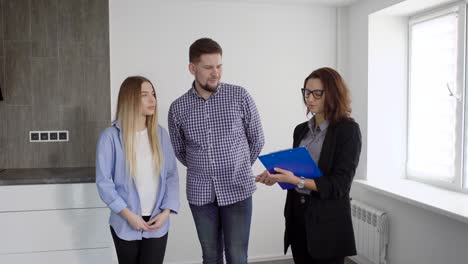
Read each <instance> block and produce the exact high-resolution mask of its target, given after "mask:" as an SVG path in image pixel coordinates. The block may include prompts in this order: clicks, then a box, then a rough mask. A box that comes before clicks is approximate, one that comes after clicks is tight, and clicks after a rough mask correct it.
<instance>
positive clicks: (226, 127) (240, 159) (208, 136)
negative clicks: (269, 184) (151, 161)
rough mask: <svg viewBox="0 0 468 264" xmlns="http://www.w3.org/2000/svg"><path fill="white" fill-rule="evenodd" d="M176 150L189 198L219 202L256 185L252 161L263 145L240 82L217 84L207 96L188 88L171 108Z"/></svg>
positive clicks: (243, 196)
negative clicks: (184, 171)
mask: <svg viewBox="0 0 468 264" xmlns="http://www.w3.org/2000/svg"><path fill="white" fill-rule="evenodd" d="M168 120H169V133H170V136H171V141H172V145H173V147H174V152H175V155H176V156H177V158H178V159H179V161H180V162H181V163H182V164H183V165H185V166H186V167H187V190H186V191H187V198H188V201H189V203H190V204H193V205H198V206H200V205H205V204H209V203H212V202H214V200H215V199H217V202H218V205H219V206H225V205H230V204H233V203H236V202H239V201H242V200H245V199H247V198H248V197H250V196H251V195H252V194H253V192H254V191H255V190H256V186H255V180H254V178H253V177H252V176H253V172H252V164H253V163H254V162H255V160H256V159H257V156H258V154H259V153H260V151H261V150H262V148H263V145H264V141H265V140H264V137H263V130H262V125H261V122H260V116H259V114H258V111H257V108H256V106H255V103H254V101H253V99H252V97H251V96H250V95H249V94H248V93H247V91H246V90H245V89H244V88H242V87H239V86H235V85H231V84H226V83H221V84H220V85H219V86H218V89H217V91H216V92H214V93H213V94H212V95H211V96H210V97H209V98H208V99H207V100H205V99H203V98H202V97H200V96H199V95H198V93H197V92H196V90H195V88H194V87H193V86H192V88H191V89H190V90H189V91H188V92H187V93H185V94H184V95H182V96H181V97H179V98H178V99H177V100H175V101H174V102H173V103H172V104H171V107H170V108H169V117H168Z"/></svg>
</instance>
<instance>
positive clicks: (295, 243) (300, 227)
mask: <svg viewBox="0 0 468 264" xmlns="http://www.w3.org/2000/svg"><path fill="white" fill-rule="evenodd" d="M292 197H293V198H292V201H293V202H292V203H293V206H292V210H293V215H294V220H293V221H294V225H293V228H292V230H291V251H292V255H293V259H294V263H296V264H344V259H345V258H344V257H336V258H331V259H314V258H312V256H311V255H310V254H309V251H308V250H307V238H306V230H305V221H304V212H305V208H306V204H307V201H308V199H310V197H309V196H308V195H307V194H300V193H297V192H294V195H293V196H292Z"/></svg>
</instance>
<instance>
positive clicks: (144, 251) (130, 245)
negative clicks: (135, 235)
mask: <svg viewBox="0 0 468 264" xmlns="http://www.w3.org/2000/svg"><path fill="white" fill-rule="evenodd" d="M149 218H150V217H149V216H144V217H143V219H144V220H145V221H148V220H149ZM110 229H111V233H112V238H113V239H114V245H115V251H116V252H117V259H118V260H119V264H162V263H163V261H164V255H165V253H166V245H167V236H168V234H166V235H164V236H163V237H160V238H143V239H142V240H133V241H126V240H123V239H121V238H119V237H118V236H117V234H116V233H115V231H114V229H113V228H112V227H111V228H110Z"/></svg>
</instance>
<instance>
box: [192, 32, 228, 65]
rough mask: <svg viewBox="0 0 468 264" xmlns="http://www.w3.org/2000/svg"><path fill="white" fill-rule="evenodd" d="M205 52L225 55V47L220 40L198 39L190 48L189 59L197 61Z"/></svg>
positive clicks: (193, 61)
mask: <svg viewBox="0 0 468 264" xmlns="http://www.w3.org/2000/svg"><path fill="white" fill-rule="evenodd" d="M203 54H220V55H223V49H222V48H221V46H220V45H219V44H218V42H216V41H214V40H212V39H210V38H201V39H197V40H196V41H195V42H194V43H192V45H190V49H189V59H190V62H191V63H197V62H198V61H199V60H200V57H201V55H203Z"/></svg>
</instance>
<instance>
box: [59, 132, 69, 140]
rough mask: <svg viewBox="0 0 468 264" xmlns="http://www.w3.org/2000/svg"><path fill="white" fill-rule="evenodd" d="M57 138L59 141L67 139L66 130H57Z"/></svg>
mask: <svg viewBox="0 0 468 264" xmlns="http://www.w3.org/2000/svg"><path fill="white" fill-rule="evenodd" d="M59 139H60V140H61V141H68V131H60V132H59Z"/></svg>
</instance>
